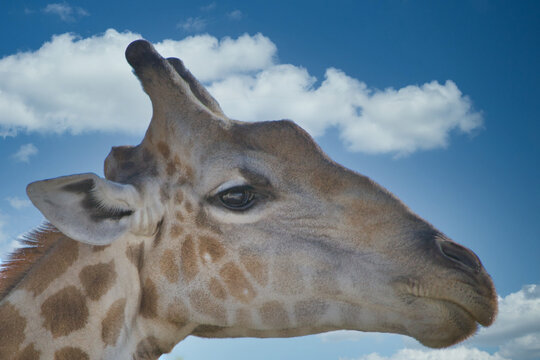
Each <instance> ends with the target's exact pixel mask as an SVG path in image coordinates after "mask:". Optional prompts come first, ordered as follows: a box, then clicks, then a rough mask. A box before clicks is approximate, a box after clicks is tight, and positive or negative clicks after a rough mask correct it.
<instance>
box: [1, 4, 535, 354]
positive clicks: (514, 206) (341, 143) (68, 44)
mask: <svg viewBox="0 0 540 360" xmlns="http://www.w3.org/2000/svg"><path fill="white" fill-rule="evenodd" d="M294 4H295V5H285V2H283V3H281V2H276V1H274V2H266V3H263V2H253V1H249V2H248V1H245V2H241V1H234V2H233V1H219V2H218V1H216V2H211V1H202V2H196V1H191V2H189V4H187V1H183V2H179V1H172V0H171V1H158V2H142V1H130V2H129V3H128V2H122V1H117V2H109V1H107V2H105V1H82V0H81V1H74V0H70V1H67V2H57V3H55V2H50V3H48V2H47V1H4V2H2V3H1V4H0V31H1V33H2V34H4V36H3V37H2V41H1V42H0V172H1V174H2V175H3V176H2V180H1V181H2V183H1V184H2V186H1V187H0V257H1V258H5V257H6V254H7V252H9V251H10V249H12V248H13V247H14V246H16V239H17V237H19V236H20V235H21V234H23V233H24V232H26V231H27V230H29V229H31V228H32V227H34V226H36V225H39V224H40V222H41V221H42V218H41V215H40V214H39V213H38V212H37V210H35V209H34V208H33V207H32V206H31V204H30V202H29V201H28V200H27V198H26V195H25V186H26V184H27V183H29V182H31V181H34V180H38V179H44V178H50V177H56V176H60V175H68V174H73V173H81V172H96V173H98V174H102V164H103V160H104V158H105V156H106V155H107V153H108V151H109V149H110V147H111V146H113V145H123V144H137V143H138V142H139V141H140V139H141V137H142V135H143V132H144V130H145V129H146V126H147V125H148V122H149V119H150V115H151V108H150V103H149V100H148V99H147V98H146V96H145V95H144V93H143V92H142V91H141V89H140V85H139V84H138V82H137V80H136V79H135V77H134V76H133V75H132V74H131V70H130V67H129V66H128V65H127V63H126V62H125V60H124V55H123V53H124V49H125V47H126V46H127V44H129V42H131V41H132V40H134V39H137V38H141V37H144V38H146V39H148V40H150V41H152V42H153V43H155V44H156V47H157V49H158V50H159V51H160V52H161V53H162V54H163V55H165V56H175V57H180V58H182V59H183V60H184V62H185V63H186V65H187V66H188V67H189V68H190V69H191V71H192V72H193V73H194V74H195V76H197V77H198V78H199V79H200V80H202V81H203V82H204V84H205V85H206V86H207V87H208V89H209V90H210V92H211V93H212V94H213V95H214V96H215V97H216V98H217V100H218V101H219V102H220V103H221V105H222V108H223V109H224V111H225V112H226V113H227V114H228V115H229V116H230V117H232V118H236V119H239V120H250V121H254V120H268V119H281V118H290V119H293V120H295V121H296V122H298V123H299V124H300V125H301V126H303V127H304V128H305V129H307V130H308V131H309V132H310V133H311V134H312V135H313V136H315V137H316V139H317V140H318V142H319V143H320V145H321V146H322V148H323V149H324V150H325V151H326V152H327V153H329V154H330V156H331V157H332V158H334V159H335V160H337V161H338V162H340V163H342V164H344V165H346V166H348V167H350V168H353V169H354V170H356V171H359V172H361V173H363V174H365V175H367V176H369V177H371V178H373V179H374V180H375V181H377V182H379V183H380V184H382V185H383V186H385V187H386V188H388V189H389V190H390V191H392V192H393V193H395V194H396V195H397V196H398V197H400V198H401V199H402V200H404V201H405V202H406V203H407V204H408V205H409V206H410V207H411V208H412V209H413V210H414V211H415V212H417V213H419V214H420V215H421V216H423V217H424V218H426V219H427V220H428V221H430V222H432V223H433V224H434V225H435V226H436V227H437V228H439V229H441V230H442V231H443V232H445V233H446V234H447V235H448V236H450V237H451V238H453V239H455V240H456V241H458V242H460V243H462V244H464V245H466V246H468V247H470V248H472V249H473V250H475V251H476V253H477V254H478V255H479V256H480V258H481V259H482V261H483V263H484V265H485V267H486V268H487V269H488V271H489V272H490V273H491V274H492V276H493V279H494V282H495V284H496V287H497V290H498V292H499V295H500V300H499V301H500V314H499V317H498V320H497V321H496V322H495V324H494V325H493V326H492V327H490V328H488V329H481V330H480V331H479V333H478V334H477V336H475V337H473V338H472V339H471V340H468V341H467V342H465V343H463V344H461V345H458V346H456V347H453V348H451V349H447V350H442V351H434V350H429V349H427V348H424V347H422V346H421V345H419V344H418V343H417V342H416V341H414V340H412V339H410V338H406V337H402V336H397V335H388V334H364V333H356V332H335V333H330V334H323V335H314V336H308V337H303V338H297V339H269V340H254V339H237V340H203V339H197V338H188V339H187V340H186V341H184V342H182V343H181V344H180V345H179V346H177V347H176V349H175V354H178V355H180V356H182V357H183V358H184V359H185V360H191V359H215V358H231V359H232V358H234V359H253V358H254V355H253V354H254V353H255V354H257V356H256V358H257V359H277V358H279V359H321V360H322V359H336V360H337V359H350V360H397V359H400V360H401V359H405V360H407V359H420V360H422V359H430V360H431V359H457V360H459V359H480V360H484V359H485V360H502V359H513V360H520V359H539V358H540V345H538V344H540V265H539V263H540V262H539V259H538V258H539V254H540V238H539V237H540V235H539V234H540V205H539V204H540V192H539V185H540V180H539V179H540V170H539V169H540V166H539V165H540V162H539V158H540V151H539V146H538V140H539V139H538V134H539V130H540V126H539V119H540V110H539V108H538V98H539V97H540V90H539V86H538V83H539V81H540V76H539V65H538V64H539V61H538V59H540V38H539V37H538V35H537V34H539V33H540V22H539V21H538V18H539V16H540V4H539V3H538V2H535V1H520V2H509V1H506V2H499V1H489V2H488V1H484V0H471V1H452V2H442V1H438V2H433V1H362V2H360V1H358V2H352V1H334V2H326V1H314V0H310V1H295V2H294Z"/></svg>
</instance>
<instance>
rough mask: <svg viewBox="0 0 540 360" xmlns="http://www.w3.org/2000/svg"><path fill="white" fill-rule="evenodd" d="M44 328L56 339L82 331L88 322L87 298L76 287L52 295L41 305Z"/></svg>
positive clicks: (69, 287)
mask: <svg viewBox="0 0 540 360" xmlns="http://www.w3.org/2000/svg"><path fill="white" fill-rule="evenodd" d="M41 315H42V316H43V319H44V323H43V326H44V327H45V328H46V329H48V330H49V331H50V332H51V334H52V335H53V337H54V338H57V337H59V336H65V335H68V334H69V333H71V332H72V331H75V330H79V329H82V328H83V327H84V326H85V325H86V323H87V321H88V306H87V305H86V298H85V296H84V295H83V294H82V293H81V292H80V291H79V290H78V289H77V288H76V287H74V286H68V287H66V288H64V289H62V290H60V291H58V292H57V293H55V294H53V295H51V296H50V297H49V298H47V300H45V301H44V302H43V305H41Z"/></svg>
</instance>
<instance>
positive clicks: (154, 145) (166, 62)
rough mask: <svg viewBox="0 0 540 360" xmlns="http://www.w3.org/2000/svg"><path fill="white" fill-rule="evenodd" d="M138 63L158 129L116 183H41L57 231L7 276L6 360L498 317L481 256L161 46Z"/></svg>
mask: <svg viewBox="0 0 540 360" xmlns="http://www.w3.org/2000/svg"><path fill="white" fill-rule="evenodd" d="M126 58H127V60H128V62H129V63H130V64H131V66H132V67H133V69H134V72H135V74H136V76H137V77H138V78H139V80H140V81H141V84H142V86H143V88H144V91H145V92H146V93H147V94H148V95H149V97H150V99H151V101H152V107H153V116H152V120H151V122H150V125H149V128H148V130H147V132H146V134H145V137H144V139H143V140H142V142H141V144H139V145H137V146H121V147H113V149H112V150H111V152H110V154H109V155H108V157H107V158H106V160H105V171H104V172H105V178H101V177H99V176H97V175H95V174H79V175H71V176H66V177H60V178H56V179H50V180H44V181H39V182H35V183H32V184H30V185H29V186H28V195H29V197H30V199H31V200H32V202H33V203H34V205H35V206H36V207H37V208H38V209H39V210H40V211H41V212H42V213H43V215H44V216H45V218H47V219H48V221H49V223H50V224H48V225H46V226H45V227H44V228H43V229H40V230H38V231H36V232H34V233H32V234H30V235H28V237H27V239H26V240H25V244H26V245H27V246H26V247H23V248H21V249H19V250H17V251H16V252H15V253H14V254H13V255H12V258H11V260H10V261H8V262H7V263H6V264H5V267H4V268H3V269H2V272H1V278H0V301H1V302H0V358H1V359H22V358H24V359H27V358H28V359H57V360H60V359H68V358H69V359H127V358H133V359H140V360H141V359H156V358H157V357H159V355H161V354H163V353H166V352H168V351H170V349H172V347H173V346H174V345H175V344H176V343H177V342H179V341H181V340H182V339H183V338H185V337H186V336H188V335H190V334H191V335H196V336H203V337H244V336H250V337H290V336H300V335H306V334H314V333H320V332H325V331H331V330H338V329H351V330H360V331H378V332H390V333H398V334H404V335H408V336H411V337H414V338H416V339H417V340H418V341H420V342H421V343H423V344H425V345H427V346H430V347H446V346H450V345H452V344H455V343H457V342H459V341H462V340H463V339H465V338H467V337H469V336H470V335H472V334H473V333H474V332H475V331H476V329H477V326H478V324H481V325H484V326H489V325H490V324H491V323H492V322H493V321H494V318H495V314H496V311H497V296H496V292H495V289H494V286H493V283H492V281H491V278H490V277H489V275H488V274H487V272H486V271H485V269H484V267H483V266H482V264H481V262H480V260H479V259H478V257H477V256H476V255H475V254H474V253H473V252H472V251H470V250H469V249H467V248H465V247H463V246H461V245H458V244H457V243H455V242H452V241H451V240H449V239H448V238H446V237H445V236H444V235H443V234H442V233H441V232H439V231H438V230H436V229H435V228H434V227H433V226H432V225H430V224H429V223H427V222H426V221H424V220H423V219H421V218H420V217H419V216H417V215H416V214H414V213H413V212H412V211H411V210H409V209H408V208H407V207H406V206H405V205H404V204H403V203H401V202H400V201H399V200H398V199H397V198H396V197H394V196H393V195H392V194H390V193H389V192H388V191H386V190H385V189H383V188H382V187H380V186H379V185H377V184H376V183H374V182H373V181H371V180H370V179H368V178H367V177H365V176H362V175H360V174H358V173H355V172H353V171H350V170H348V169H346V168H344V167H342V166H340V165H338V164H336V163H335V162H333V161H332V160H330V159H329V158H328V157H327V156H326V155H325V154H324V153H323V152H322V151H321V150H320V148H319V147H318V146H317V145H316V144H315V142H314V141H313V140H312V138H311V137H310V136H309V135H308V134H307V133H306V132H305V131H304V130H302V129H301V128H300V127H299V126H297V125H295V124H294V123H293V122H291V121H287V120H281V121H268V122H254V123H250V122H240V121H236V120H231V119H229V118H228V117H227V116H226V115H225V114H224V113H223V111H222V110H221V108H220V106H219V104H218V103H217V101H216V100H214V98H213V97H212V96H211V95H210V94H209V93H208V92H207V91H206V89H205V88H204V87H203V86H202V85H201V84H200V83H199V82H198V81H197V80H196V79H195V77H193V75H192V74H191V73H190V72H189V71H188V70H187V69H186V68H185V67H184V65H183V63H182V62H181V61H180V60H178V59H175V58H170V59H164V58H162V57H161V56H160V55H159V54H158V53H157V52H156V51H155V49H154V48H153V46H152V45H151V44H150V43H148V42H146V41H144V40H138V41H135V42H133V43H131V44H130V45H129V46H128V48H127V50H126ZM126 105H128V104H126Z"/></svg>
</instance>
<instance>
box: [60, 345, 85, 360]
mask: <svg viewBox="0 0 540 360" xmlns="http://www.w3.org/2000/svg"><path fill="white" fill-rule="evenodd" d="M89 359H90V358H89V357H88V354H87V353H85V352H84V351H82V350H81V349H78V348H76V347H72V346H67V347H65V348H62V349H60V350H58V351H57V352H55V353H54V360H89Z"/></svg>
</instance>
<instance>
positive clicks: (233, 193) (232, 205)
mask: <svg viewBox="0 0 540 360" xmlns="http://www.w3.org/2000/svg"><path fill="white" fill-rule="evenodd" d="M218 198H219V201H221V204H223V206H225V207H226V208H227V209H229V210H237V211H243V210H247V209H249V208H250V207H252V206H253V204H255V199H256V196H255V192H254V191H253V189H252V188H251V187H250V186H235V187H233V188H230V189H227V190H225V191H222V192H220V193H219V194H218Z"/></svg>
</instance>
